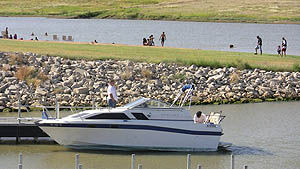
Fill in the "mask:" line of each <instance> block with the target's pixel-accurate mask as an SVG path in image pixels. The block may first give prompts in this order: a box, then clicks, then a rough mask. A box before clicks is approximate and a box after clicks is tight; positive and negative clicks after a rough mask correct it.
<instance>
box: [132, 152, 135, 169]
mask: <svg viewBox="0 0 300 169" xmlns="http://www.w3.org/2000/svg"><path fill="white" fill-rule="evenodd" d="M131 169H135V154H132V155H131Z"/></svg>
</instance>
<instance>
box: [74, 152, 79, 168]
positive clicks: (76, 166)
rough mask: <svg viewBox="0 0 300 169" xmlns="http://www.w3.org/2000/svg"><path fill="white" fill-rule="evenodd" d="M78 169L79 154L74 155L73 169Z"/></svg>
mask: <svg viewBox="0 0 300 169" xmlns="http://www.w3.org/2000/svg"><path fill="white" fill-rule="evenodd" d="M78 168H79V154H76V155H75V169H78Z"/></svg>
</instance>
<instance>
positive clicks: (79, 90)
mask: <svg viewBox="0 0 300 169" xmlns="http://www.w3.org/2000/svg"><path fill="white" fill-rule="evenodd" d="M73 92H74V93H75V94H88V93H89V89H88V88H87V87H80V88H75V89H74V90H73Z"/></svg>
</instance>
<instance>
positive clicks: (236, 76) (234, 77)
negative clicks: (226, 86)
mask: <svg viewBox="0 0 300 169" xmlns="http://www.w3.org/2000/svg"><path fill="white" fill-rule="evenodd" d="M229 78H230V83H237V82H238V81H239V80H240V74H239V73H232V74H231V75H229Z"/></svg>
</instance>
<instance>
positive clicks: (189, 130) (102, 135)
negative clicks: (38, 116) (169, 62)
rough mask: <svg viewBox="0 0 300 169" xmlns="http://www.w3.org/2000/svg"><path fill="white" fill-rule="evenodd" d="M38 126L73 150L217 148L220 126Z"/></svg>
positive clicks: (199, 149)
mask: <svg viewBox="0 0 300 169" xmlns="http://www.w3.org/2000/svg"><path fill="white" fill-rule="evenodd" d="M40 128H41V129H42V130H43V131H45V132H46V133H47V134H48V135H49V136H50V137H51V138H53V139H54V140H55V141H56V142H58V143H59V144H61V145H64V146H66V147H69V148H75V149H101V150H125V151H147V150H155V151H216V150H217V148H218V144H219V141H220V136H221V135H222V129H221V128H220V126H209V125H207V124H194V123H192V122H163V124H160V125H159V127H158V125H155V124H151V125H150V124H136V123H135V124H130V123H128V124H126V125H124V124H122V123H113V124H111V123H110V124H108V123H105V124H103V123H98V124H80V123H78V124H75V125H74V124H67V123H65V124H56V125H53V124H51V123H48V124H42V125H40Z"/></svg>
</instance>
